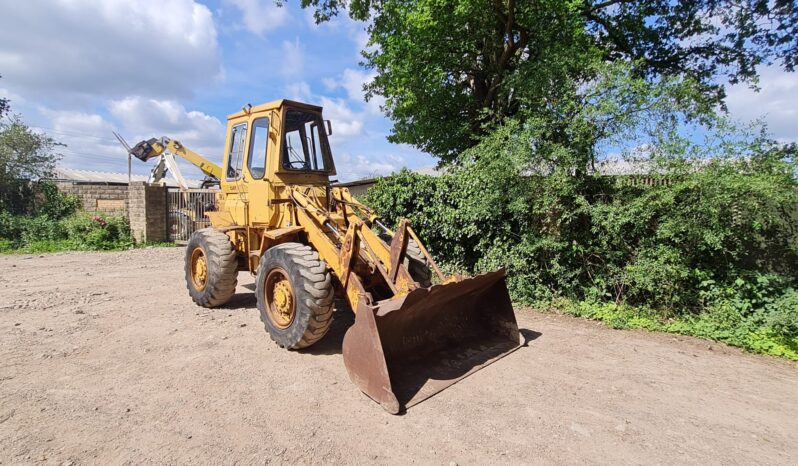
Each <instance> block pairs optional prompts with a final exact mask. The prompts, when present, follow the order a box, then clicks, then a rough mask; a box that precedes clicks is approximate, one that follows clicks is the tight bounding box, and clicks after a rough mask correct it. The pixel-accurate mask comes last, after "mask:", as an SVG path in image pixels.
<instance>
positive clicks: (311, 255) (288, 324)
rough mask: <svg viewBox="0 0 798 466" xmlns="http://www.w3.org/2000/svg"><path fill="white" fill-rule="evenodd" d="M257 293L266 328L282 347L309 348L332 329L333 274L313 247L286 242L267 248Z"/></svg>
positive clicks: (262, 259) (259, 271) (260, 270)
mask: <svg viewBox="0 0 798 466" xmlns="http://www.w3.org/2000/svg"><path fill="white" fill-rule="evenodd" d="M255 295H256V296H257V299H258V310H259V311H260V319H261V321H263V324H264V326H265V327H266V331H268V332H269V336H271V338H272V340H274V342H275V343H277V344H278V345H280V346H281V347H283V348H287V349H301V348H307V347H308V346H311V345H312V344H314V343H316V342H317V341H319V340H321V338H322V337H323V336H324V335H325V334H326V333H327V330H329V329H330V324H331V323H332V312H333V306H332V304H333V295H334V290H333V285H332V277H331V275H330V272H329V271H328V270H327V264H326V263H325V262H324V261H323V260H321V258H320V257H319V254H318V253H317V252H316V251H314V250H313V249H311V248H310V246H306V245H304V244H299V243H283V244H280V245H277V246H274V247H272V248H270V249H269V250H267V251H266V252H265V253H264V254H263V257H262V258H261V260H260V264H259V265H258V273H257V277H256V286H255Z"/></svg>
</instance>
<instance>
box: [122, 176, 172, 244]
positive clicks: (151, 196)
mask: <svg viewBox="0 0 798 466" xmlns="http://www.w3.org/2000/svg"><path fill="white" fill-rule="evenodd" d="M128 219H129V220H130V231H131V232H132V233H133V238H135V240H136V241H137V242H140V243H141V242H154V241H167V239H168V238H167V234H166V187H165V186H160V185H148V184H147V183H144V182H134V183H131V184H130V188H129V190H128Z"/></svg>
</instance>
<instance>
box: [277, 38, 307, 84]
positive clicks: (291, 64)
mask: <svg viewBox="0 0 798 466" xmlns="http://www.w3.org/2000/svg"><path fill="white" fill-rule="evenodd" d="M282 50H283V63H282V66H281V67H280V72H281V73H282V75H283V77H285V78H293V77H297V76H302V71H303V70H304V68H305V50H304V48H303V47H302V43H301V42H300V41H299V37H297V38H295V39H294V41H293V42H291V41H288V40H284V41H283V44H282Z"/></svg>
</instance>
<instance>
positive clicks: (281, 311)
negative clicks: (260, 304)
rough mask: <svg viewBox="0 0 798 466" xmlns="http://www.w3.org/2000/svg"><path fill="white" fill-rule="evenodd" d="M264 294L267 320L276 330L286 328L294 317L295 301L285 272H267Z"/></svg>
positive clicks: (278, 269) (279, 270)
mask: <svg viewBox="0 0 798 466" xmlns="http://www.w3.org/2000/svg"><path fill="white" fill-rule="evenodd" d="M264 293H265V294H266V296H265V298H266V308H267V314H268V316H269V320H270V321H271V322H272V324H274V326H276V327H277V328H281V329H285V328H288V327H289V326H290V325H291V323H292V322H293V321H294V316H295V315H296V312H295V309H296V299H295V298H294V290H293V288H291V282H290V281H289V280H288V274H287V273H286V272H285V270H283V269H280V268H277V269H274V270H272V271H271V272H269V275H267V276H266V286H265V290H264Z"/></svg>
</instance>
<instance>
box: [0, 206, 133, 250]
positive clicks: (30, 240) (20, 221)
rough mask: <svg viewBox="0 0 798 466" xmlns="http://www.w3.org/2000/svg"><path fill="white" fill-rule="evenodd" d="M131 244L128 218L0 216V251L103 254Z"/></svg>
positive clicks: (80, 215) (81, 214)
mask: <svg viewBox="0 0 798 466" xmlns="http://www.w3.org/2000/svg"><path fill="white" fill-rule="evenodd" d="M132 245H133V241H132V238H131V236H130V228H129V226H128V224H127V219H125V218H124V217H120V216H117V217H102V216H92V215H89V214H86V213H83V212H78V213H75V214H72V215H70V216H69V217H66V218H63V219H60V220H54V219H53V218H51V217H49V216H47V215H40V216H37V217H32V218H31V217H22V216H12V215H8V214H7V213H0V251H3V252H8V251H14V250H18V251H21V252H50V251H58V250H65V249H75V250H92V251H102V250H112V249H124V248H128V247H130V246H132Z"/></svg>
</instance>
